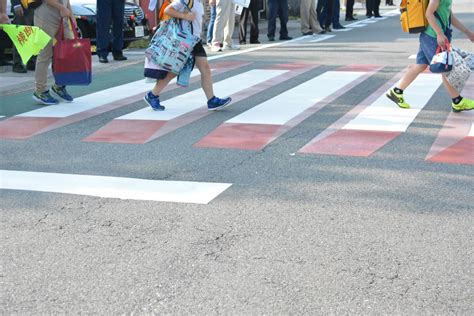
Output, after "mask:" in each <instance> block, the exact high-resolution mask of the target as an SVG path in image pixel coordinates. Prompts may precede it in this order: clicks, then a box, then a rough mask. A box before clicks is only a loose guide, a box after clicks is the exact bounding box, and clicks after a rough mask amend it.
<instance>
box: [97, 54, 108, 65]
mask: <svg viewBox="0 0 474 316" xmlns="http://www.w3.org/2000/svg"><path fill="white" fill-rule="evenodd" d="M108 62H109V60H108V59H107V57H103V56H99V63H103V64H107V63H108Z"/></svg>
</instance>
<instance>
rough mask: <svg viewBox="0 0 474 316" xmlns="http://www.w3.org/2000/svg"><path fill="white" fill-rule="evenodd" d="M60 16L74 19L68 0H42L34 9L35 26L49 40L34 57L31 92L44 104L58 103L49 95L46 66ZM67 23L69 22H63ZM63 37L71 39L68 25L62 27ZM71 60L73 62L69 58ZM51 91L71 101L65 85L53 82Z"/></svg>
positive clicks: (50, 56) (57, 29)
mask: <svg viewBox="0 0 474 316" xmlns="http://www.w3.org/2000/svg"><path fill="white" fill-rule="evenodd" d="M62 18H65V19H64V22H69V21H68V20H69V19H74V14H72V11H71V6H70V4H69V0H43V3H42V4H41V5H40V6H39V7H38V8H36V9H35V16H34V20H35V26H37V27H39V28H40V29H42V30H43V31H45V32H46V33H47V34H48V35H49V36H50V37H51V40H50V41H49V43H48V44H47V45H46V46H45V47H44V48H43V50H41V52H40V53H39V54H38V58H36V71H35V81H36V83H35V91H34V92H33V99H34V100H36V101H37V102H39V103H42V104H44V105H53V104H57V103H59V101H58V99H56V98H54V97H53V96H51V94H50V93H49V90H48V85H47V84H48V68H49V65H50V64H51V62H52V59H53V39H54V38H55V37H56V34H57V33H58V31H59V24H60V23H61V21H63V20H62ZM65 24H69V23H65ZM64 29H65V32H64V33H65V34H64V36H65V38H68V39H71V38H72V37H73V35H72V32H71V31H70V29H69V27H68V26H65V27H64ZM71 62H74V61H73V60H71ZM51 90H52V92H53V93H54V94H55V95H56V96H58V97H59V98H61V99H62V100H64V101H66V102H72V101H73V100H74V98H73V97H72V96H71V95H70V94H69V93H68V92H67V91H66V87H65V86H60V85H57V84H56V83H55V84H53V86H52V88H51Z"/></svg>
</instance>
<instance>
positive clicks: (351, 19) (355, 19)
mask: <svg viewBox="0 0 474 316" xmlns="http://www.w3.org/2000/svg"><path fill="white" fill-rule="evenodd" d="M346 21H357V18H355V17H352V18H346Z"/></svg>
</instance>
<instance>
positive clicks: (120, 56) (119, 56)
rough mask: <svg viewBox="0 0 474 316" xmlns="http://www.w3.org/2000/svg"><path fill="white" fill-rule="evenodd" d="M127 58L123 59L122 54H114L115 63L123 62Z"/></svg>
mask: <svg viewBox="0 0 474 316" xmlns="http://www.w3.org/2000/svg"><path fill="white" fill-rule="evenodd" d="M127 59H128V58H127V57H125V56H124V55H122V54H114V60H117V61H123V60H127Z"/></svg>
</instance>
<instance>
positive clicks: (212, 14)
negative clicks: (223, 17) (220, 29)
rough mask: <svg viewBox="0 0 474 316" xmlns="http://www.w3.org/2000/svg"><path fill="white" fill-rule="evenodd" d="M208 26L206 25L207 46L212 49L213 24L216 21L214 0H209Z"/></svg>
mask: <svg viewBox="0 0 474 316" xmlns="http://www.w3.org/2000/svg"><path fill="white" fill-rule="evenodd" d="M209 11H210V17H209V24H208V25H207V38H206V43H207V46H210V47H212V33H213V32H214V22H215V21H216V0H209Z"/></svg>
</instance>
